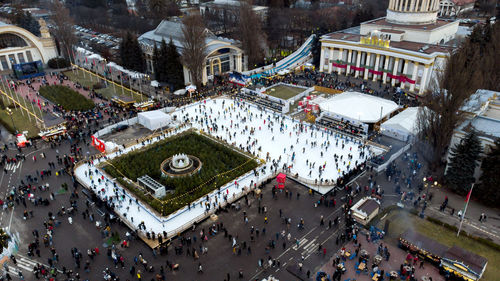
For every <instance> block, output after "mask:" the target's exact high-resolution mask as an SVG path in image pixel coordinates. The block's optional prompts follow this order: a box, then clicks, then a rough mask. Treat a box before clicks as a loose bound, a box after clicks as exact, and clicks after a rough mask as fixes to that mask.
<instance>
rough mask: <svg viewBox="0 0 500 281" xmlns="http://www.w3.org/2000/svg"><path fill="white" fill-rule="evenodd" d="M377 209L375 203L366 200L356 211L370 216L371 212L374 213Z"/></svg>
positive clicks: (377, 206) (377, 205)
mask: <svg viewBox="0 0 500 281" xmlns="http://www.w3.org/2000/svg"><path fill="white" fill-rule="evenodd" d="M379 207H380V205H379V204H378V203H377V201H375V200H366V201H365V202H363V204H361V206H359V208H358V209H359V210H361V211H363V212H365V213H367V214H368V215H370V214H372V213H373V212H375V211H376V210H377V209H378V208H379Z"/></svg>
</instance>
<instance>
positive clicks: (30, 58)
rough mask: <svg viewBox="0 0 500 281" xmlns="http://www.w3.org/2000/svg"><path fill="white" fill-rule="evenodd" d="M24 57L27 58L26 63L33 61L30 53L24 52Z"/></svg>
mask: <svg viewBox="0 0 500 281" xmlns="http://www.w3.org/2000/svg"><path fill="white" fill-rule="evenodd" d="M26 57H27V58H28V62H32V61H33V56H32V55H31V51H26Z"/></svg>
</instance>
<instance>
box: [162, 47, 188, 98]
mask: <svg viewBox="0 0 500 281" xmlns="http://www.w3.org/2000/svg"><path fill="white" fill-rule="evenodd" d="M165 58H166V67H165V69H166V76H167V81H168V83H169V85H170V88H171V90H175V89H180V88H182V87H183V86H184V72H183V67H182V63H181V55H180V54H179V52H178V51H177V47H176V46H175V44H174V42H173V41H172V38H170V42H169V43H168V46H167V49H166V55H165Z"/></svg>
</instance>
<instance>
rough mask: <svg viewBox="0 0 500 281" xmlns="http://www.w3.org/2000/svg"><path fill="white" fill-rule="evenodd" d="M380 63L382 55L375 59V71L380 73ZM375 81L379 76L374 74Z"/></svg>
mask: <svg viewBox="0 0 500 281" xmlns="http://www.w3.org/2000/svg"><path fill="white" fill-rule="evenodd" d="M379 63H380V54H377V57H376V58H375V67H374V68H373V70H375V71H378V65H379ZM373 81H374V82H375V81H377V74H373Z"/></svg>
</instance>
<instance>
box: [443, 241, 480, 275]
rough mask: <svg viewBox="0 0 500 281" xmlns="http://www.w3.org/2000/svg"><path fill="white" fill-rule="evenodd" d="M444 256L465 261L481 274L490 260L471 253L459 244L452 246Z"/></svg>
mask: <svg viewBox="0 0 500 281" xmlns="http://www.w3.org/2000/svg"><path fill="white" fill-rule="evenodd" d="M443 258H446V259H448V260H452V261H458V262H462V263H464V264H465V265H466V266H467V267H469V268H470V269H471V270H473V271H474V272H475V273H477V274H481V272H482V271H483V269H484V267H485V266H486V264H487V263H488V260H487V259H486V258H484V257H482V256H479V255H476V254H474V253H471V252H469V251H467V250H465V249H462V248H460V247H458V246H453V247H451V248H450V249H449V250H448V251H446V253H445V254H444V256H443Z"/></svg>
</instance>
